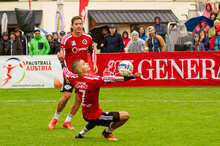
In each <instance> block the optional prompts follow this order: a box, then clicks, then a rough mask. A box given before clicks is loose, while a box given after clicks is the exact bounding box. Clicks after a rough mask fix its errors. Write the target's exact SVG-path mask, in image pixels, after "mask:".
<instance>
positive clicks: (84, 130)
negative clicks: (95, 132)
mask: <svg viewBox="0 0 220 146" xmlns="http://www.w3.org/2000/svg"><path fill="white" fill-rule="evenodd" d="M87 131H88V129H87V128H86V127H84V128H83V129H82V130H81V131H80V132H79V134H81V135H85V134H86V132H87Z"/></svg>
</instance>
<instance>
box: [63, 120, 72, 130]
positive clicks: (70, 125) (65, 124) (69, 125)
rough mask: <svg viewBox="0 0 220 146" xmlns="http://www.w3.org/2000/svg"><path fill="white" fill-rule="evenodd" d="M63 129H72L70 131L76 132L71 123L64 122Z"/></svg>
mask: <svg viewBox="0 0 220 146" xmlns="http://www.w3.org/2000/svg"><path fill="white" fill-rule="evenodd" d="M63 127H65V128H67V129H70V130H74V128H73V126H72V124H71V123H70V122H64V123H63Z"/></svg>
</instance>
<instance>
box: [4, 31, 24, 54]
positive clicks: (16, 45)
mask: <svg viewBox="0 0 220 146" xmlns="http://www.w3.org/2000/svg"><path fill="white" fill-rule="evenodd" d="M9 38H10V40H9V49H8V51H7V55H24V49H23V47H22V43H21V41H20V40H19V39H17V38H16V35H15V33H14V32H11V33H10V37H9Z"/></svg>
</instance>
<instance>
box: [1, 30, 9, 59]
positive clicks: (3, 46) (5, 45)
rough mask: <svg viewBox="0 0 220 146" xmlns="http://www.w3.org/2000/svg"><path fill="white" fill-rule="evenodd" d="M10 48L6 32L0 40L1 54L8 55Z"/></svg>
mask: <svg viewBox="0 0 220 146" xmlns="http://www.w3.org/2000/svg"><path fill="white" fill-rule="evenodd" d="M8 50H9V39H8V33H7V32H4V33H3V35H2V39H1V40H0V55H7V51H8Z"/></svg>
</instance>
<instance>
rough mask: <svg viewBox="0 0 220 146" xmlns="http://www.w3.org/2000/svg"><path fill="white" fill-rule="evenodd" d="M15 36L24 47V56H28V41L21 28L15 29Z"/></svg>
mask: <svg viewBox="0 0 220 146" xmlns="http://www.w3.org/2000/svg"><path fill="white" fill-rule="evenodd" d="M15 35H16V38H17V39H18V40H19V41H21V44H22V47H23V54H26V47H27V46H26V39H25V37H24V36H23V35H22V32H21V30H20V29H19V28H16V29H15Z"/></svg>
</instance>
